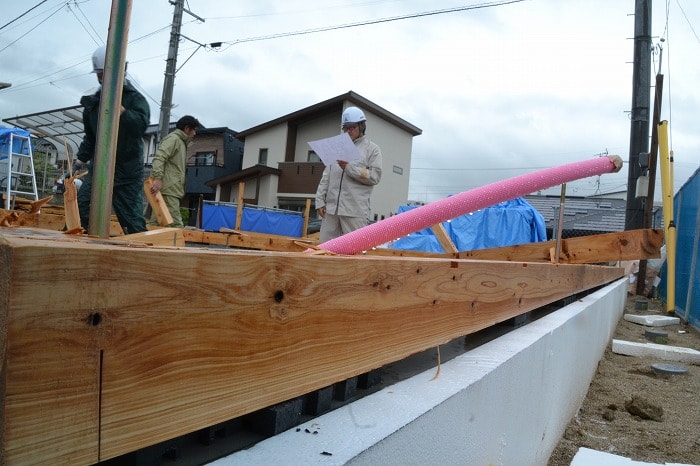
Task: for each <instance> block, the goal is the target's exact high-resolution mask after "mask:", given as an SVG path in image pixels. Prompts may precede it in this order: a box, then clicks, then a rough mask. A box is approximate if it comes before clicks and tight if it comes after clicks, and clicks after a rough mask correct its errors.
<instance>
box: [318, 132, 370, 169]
mask: <svg viewBox="0 0 700 466" xmlns="http://www.w3.org/2000/svg"><path fill="white" fill-rule="evenodd" d="M308 144H309V146H310V147H311V149H313V151H314V152H316V154H317V155H318V157H319V158H320V159H321V161H322V162H323V163H324V164H325V165H331V164H333V163H335V162H336V161H338V160H345V161H346V162H348V163H350V162H354V161H356V160H360V152H359V151H358V150H357V147H355V144H354V143H353V142H352V139H350V136H348V133H342V134H339V135H337V136H333V137H330V138H326V139H319V140H317V141H309V142H308Z"/></svg>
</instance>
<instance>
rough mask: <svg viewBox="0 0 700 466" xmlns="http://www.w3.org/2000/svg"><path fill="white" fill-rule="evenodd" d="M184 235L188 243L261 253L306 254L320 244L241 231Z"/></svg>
mask: <svg viewBox="0 0 700 466" xmlns="http://www.w3.org/2000/svg"><path fill="white" fill-rule="evenodd" d="M182 234H183V236H184V238H185V241H187V242H188V243H198V244H215V245H219V246H228V247H231V248H240V249H256V250H260V251H279V252H304V251H305V250H306V249H308V248H309V247H311V246H313V245H316V244H318V241H317V240H312V239H309V238H293V237H289V236H278V235H270V234H266V233H255V232H252V231H239V230H230V231H227V232H213V231H203V230H187V229H185V230H183V231H182Z"/></svg>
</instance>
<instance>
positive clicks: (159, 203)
mask: <svg viewBox="0 0 700 466" xmlns="http://www.w3.org/2000/svg"><path fill="white" fill-rule="evenodd" d="M152 186H153V178H151V177H150V176H149V177H148V178H146V180H145V181H144V182H143V192H144V193H145V194H146V199H148V204H149V205H150V206H151V209H152V210H153V214H154V215H155V216H156V219H157V220H158V225H160V226H162V227H167V226H168V225H170V224H171V223H173V217H172V215H170V211H169V210H168V206H167V205H165V200H164V199H163V195H162V194H161V193H160V191H158V192H157V193H155V194H153V193H152V192H151V187H152Z"/></svg>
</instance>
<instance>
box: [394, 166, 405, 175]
mask: <svg viewBox="0 0 700 466" xmlns="http://www.w3.org/2000/svg"><path fill="white" fill-rule="evenodd" d="M394 173H396V174H397V175H403V168H401V167H397V166H396V165H394Z"/></svg>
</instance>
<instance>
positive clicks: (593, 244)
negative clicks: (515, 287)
mask: <svg viewBox="0 0 700 466" xmlns="http://www.w3.org/2000/svg"><path fill="white" fill-rule="evenodd" d="M663 239H664V235H663V230H662V229H640V230H628V231H621V232H616V233H605V234H602V235H591V236H581V237H577V238H567V239H563V240H562V242H561V251H560V258H559V261H560V262H561V263H567V264H591V263H601V262H616V261H623V260H635V259H656V258H659V257H660V256H661V246H662V245H663ZM555 245H556V241H545V242H541V243H530V244H521V245H518V246H508V247H505V248H492V249H480V250H477V251H469V252H460V253H459V257H461V258H473V259H481V260H507V261H527V262H549V261H553V260H554V258H553V257H552V255H550V248H554V247H555Z"/></svg>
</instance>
